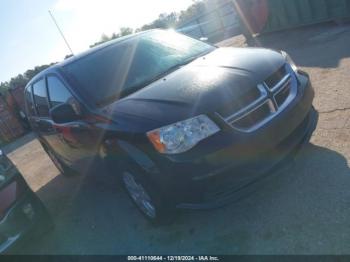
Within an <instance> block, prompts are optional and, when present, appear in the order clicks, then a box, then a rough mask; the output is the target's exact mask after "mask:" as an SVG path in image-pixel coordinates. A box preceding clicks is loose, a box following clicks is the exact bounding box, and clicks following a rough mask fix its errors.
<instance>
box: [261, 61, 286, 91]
mask: <svg viewBox="0 0 350 262" xmlns="http://www.w3.org/2000/svg"><path fill="white" fill-rule="evenodd" d="M285 75H287V72H286V66H284V65H283V66H282V67H280V69H278V70H277V71H276V72H275V73H273V74H272V75H271V76H269V77H268V78H267V79H265V84H266V85H267V86H268V87H269V88H270V89H272V88H273V87H274V86H275V85H277V84H278V82H279V81H281V80H282V78H283V77H284V76H285Z"/></svg>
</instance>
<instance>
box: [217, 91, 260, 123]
mask: <svg viewBox="0 0 350 262" xmlns="http://www.w3.org/2000/svg"><path fill="white" fill-rule="evenodd" d="M259 97H260V92H259V90H258V89H257V88H251V89H250V90H248V91H247V92H245V93H244V94H241V95H239V99H237V100H234V101H231V103H229V104H226V105H225V106H223V107H222V108H220V109H219V110H218V113H219V114H220V115H222V116H223V117H228V116H229V115H231V114H232V112H237V111H239V110H241V109H243V108H244V107H246V106H247V105H249V104H251V103H253V102H254V101H255V100H257V99H258V98H259Z"/></svg>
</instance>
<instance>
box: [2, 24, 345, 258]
mask: <svg viewBox="0 0 350 262" xmlns="http://www.w3.org/2000/svg"><path fill="white" fill-rule="evenodd" d="M243 43H244V42H243V41H242V37H238V38H234V39H229V40H226V41H225V42H223V43H220V45H226V46H227V45H236V46H237V45H243ZM349 43H350V26H349V25H342V26H336V25H332V24H324V25H319V26H312V27H307V28H303V29H298V30H291V31H287V32H281V33H275V34H270V35H267V36H264V37H260V38H257V45H261V46H265V47H270V48H275V49H284V50H286V51H287V52H288V53H290V54H291V56H292V57H293V58H294V60H295V62H296V64H298V65H299V66H300V67H301V68H302V69H303V70H305V71H307V72H308V73H309V74H310V76H311V79H312V83H313V86H314V88H315V91H316V97H315V102H314V105H315V107H316V109H317V110H318V111H319V112H320V120H319V125H318V128H317V130H316V132H315V133H314V135H313V137H312V140H311V144H309V145H307V146H305V147H304V148H303V149H302V150H301V151H300V153H299V154H298V156H297V157H296V158H295V160H294V161H290V162H289V163H288V164H287V165H285V166H284V167H283V168H282V169H280V170H278V171H276V172H274V174H273V175H271V176H269V177H268V178H267V179H266V180H265V181H264V183H263V184H262V185H261V186H260V188H259V189H258V190H257V191H256V192H255V193H254V194H251V195H249V196H248V197H246V198H244V199H242V200H241V201H239V202H237V203H233V204H231V205H229V206H226V207H224V208H221V209H216V210H211V211H191V212H182V213H181V214H179V215H178V217H177V218H176V220H175V222H174V223H173V224H171V225H168V226H162V227H154V226H151V225H150V224H148V223H147V221H145V220H144V219H143V217H142V216H141V215H140V214H139V213H138V211H137V210H135V208H134V207H133V205H132V204H131V203H130V202H129V200H128V199H127V197H126V195H125V194H124V193H123V192H122V191H121V190H120V188H119V186H118V185H117V183H116V182H115V178H114V176H113V175H104V176H101V174H102V173H105V172H104V171H103V170H96V166H95V165H94V164H93V163H92V164H91V167H90V172H89V173H88V174H85V175H82V176H78V177H73V178H64V177H63V176H62V175H60V174H59V172H58V171H57V169H55V167H54V166H53V164H52V163H51V161H50V160H49V158H48V157H47V156H46V155H45V153H44V152H43V150H42V148H41V147H40V145H39V143H38V141H37V140H36V139H34V138H33V136H32V135H29V136H27V137H24V138H22V139H20V140H19V141H17V142H16V143H14V144H12V145H10V146H9V147H7V148H5V151H7V152H8V153H9V157H10V158H11V159H12V160H13V161H14V162H15V163H16V164H17V165H18V167H19V169H20V170H21V171H22V172H23V174H24V176H25V178H26V179H27V181H28V183H29V184H30V185H31V187H32V188H33V189H34V190H35V191H36V192H37V194H38V195H39V197H40V198H41V199H42V200H43V201H44V203H45V204H46V205H47V207H48V209H49V210H50V212H51V214H52V215H53V217H54V220H55V224H56V228H55V230H52V231H50V232H48V233H47V234H46V235H45V236H43V237H41V238H40V239H36V240H35V241H31V242H30V243H27V244H26V245H25V246H24V247H23V248H21V249H19V250H17V251H16V252H17V253H19V254H145V253H147V254H164V253H165V254H167V253H172V254H184V253H186V254H188V253H196V254H198V253H199V254H203V253H210V254H349V253H350V219H349V218H350V208H349V207H350V190H349V189H350V169H349V160H350V132H349V129H350V87H349V85H350V84H349V83H350V74H349V71H350V58H349V57H350V48H349Z"/></svg>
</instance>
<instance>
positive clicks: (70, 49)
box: [49, 10, 74, 55]
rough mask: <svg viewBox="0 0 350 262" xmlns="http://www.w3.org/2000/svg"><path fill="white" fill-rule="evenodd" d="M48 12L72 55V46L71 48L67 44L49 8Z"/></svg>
mask: <svg viewBox="0 0 350 262" xmlns="http://www.w3.org/2000/svg"><path fill="white" fill-rule="evenodd" d="M49 14H50V16H51V18H52V21H53V22H54V23H55V25H56V27H57V30H58V31H59V32H60V34H61V36H62V38H63V40H64V42H65V43H66V45H67V47H68V49H69V51H70V52H71V54H72V55H74V54H73V50H72V48H71V47H70V45H69V44H68V41H67V39H66V38H65V37H64V34H63V32H62V31H61V29H60V27H59V26H58V24H57V21H56V19H55V17H54V16H53V14H52V13H51V11H50V10H49Z"/></svg>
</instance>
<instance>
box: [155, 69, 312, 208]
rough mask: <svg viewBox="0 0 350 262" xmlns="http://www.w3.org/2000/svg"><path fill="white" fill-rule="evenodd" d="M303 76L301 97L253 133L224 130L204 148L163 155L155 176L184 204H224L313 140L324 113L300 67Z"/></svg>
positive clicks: (174, 199)
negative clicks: (315, 103) (318, 108)
mask: <svg viewBox="0 0 350 262" xmlns="http://www.w3.org/2000/svg"><path fill="white" fill-rule="evenodd" d="M299 82H300V86H299V87H298V94H297V95H296V97H295V99H294V100H293V101H292V102H291V103H290V104H289V105H288V106H287V107H286V108H285V109H284V110H283V111H282V112H280V113H279V114H278V115H276V117H275V118H274V119H272V120H271V122H269V123H268V124H267V125H266V126H265V127H263V128H260V129H259V130H256V131H255V132H253V133H251V134H246V133H240V132H236V131H234V130H232V129H229V130H223V132H221V134H218V135H215V136H213V137H212V138H211V139H208V141H207V144H202V145H198V146H197V147H196V150H197V151H198V152H191V154H188V155H186V154H182V155H174V156H171V157H168V158H167V159H166V158H163V159H158V161H157V167H158V168H159V170H160V172H159V174H158V175H154V177H153V180H154V181H155V182H156V183H158V186H159V188H160V189H162V190H163V194H164V195H165V196H166V198H167V200H168V201H170V202H171V203H173V204H174V205H176V206H177V207H179V208H192V209H197V208H198V209H199V208H200V209H202V208H213V207H217V206H221V205H224V204H226V203H228V202H231V201H232V200H234V199H236V198H237V197H239V195H240V192H242V189H243V188H246V187H248V185H251V184H253V183H254V182H256V181H258V180H260V178H262V177H263V176H264V174H266V173H267V172H268V171H269V170H271V169H272V168H273V167H275V166H276V164H277V163H279V162H281V160H283V159H285V158H286V157H287V156H288V155H289V154H290V153H291V152H293V151H295V149H296V148H297V147H298V145H300V144H302V143H304V142H306V141H308V140H309V138H310V136H311V134H312V132H313V131H314V130H315V128H316V125H317V120H318V114H317V112H316V111H315V110H314V109H313V107H312V101H313V98H314V91H313V88H312V86H311V84H310V81H309V78H308V76H307V74H305V73H300V76H299ZM206 150H209V151H212V152H210V153H207V151H206ZM196 156H197V157H196ZM198 156H201V157H198Z"/></svg>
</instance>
